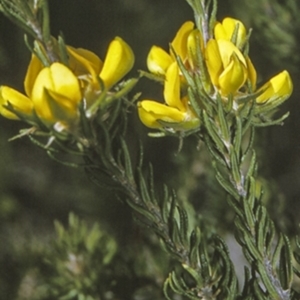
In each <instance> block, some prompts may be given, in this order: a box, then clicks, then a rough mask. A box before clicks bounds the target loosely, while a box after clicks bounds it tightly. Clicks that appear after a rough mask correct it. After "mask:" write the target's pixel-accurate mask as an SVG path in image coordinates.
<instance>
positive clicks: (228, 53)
mask: <svg viewBox="0 0 300 300" xmlns="http://www.w3.org/2000/svg"><path fill="white" fill-rule="evenodd" d="M205 59H206V65H207V69H208V72H209V75H210V78H211V81H212V84H213V85H214V86H215V87H216V88H217V89H219V90H220V92H221V94H222V95H224V96H228V95H229V94H235V93H236V92H237V91H238V90H239V89H240V88H241V87H242V86H243V85H244V84H245V82H246V80H247V78H248V77H249V79H250V80H256V73H254V72H255V69H254V67H253V65H252V63H251V61H250V59H249V58H248V59H247V60H246V59H245V57H244V56H243V54H242V53H241V51H240V50H239V49H238V48H237V47H236V46H235V45H234V44H233V43H232V42H230V41H227V40H221V39H220V40H215V39H211V40H209V41H208V43H207V45H206V48H205ZM249 73H250V74H249Z"/></svg>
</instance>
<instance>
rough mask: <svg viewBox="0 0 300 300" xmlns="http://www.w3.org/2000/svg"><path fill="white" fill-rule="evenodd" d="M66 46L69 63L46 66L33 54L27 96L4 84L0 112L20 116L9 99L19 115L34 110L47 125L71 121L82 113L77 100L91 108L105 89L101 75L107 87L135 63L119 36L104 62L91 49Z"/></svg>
mask: <svg viewBox="0 0 300 300" xmlns="http://www.w3.org/2000/svg"><path fill="white" fill-rule="evenodd" d="M66 50H67V55H68V62H67V64H68V66H65V65H63V64H62V63H58V62H56V63H53V64H52V65H50V66H49V67H45V66H43V64H42V63H41V61H40V60H39V59H38V57H37V56H36V55H34V54H33V55H32V57H31V61H30V63H29V66H28V69H27V72H26V76H25V80H24V89H25V94H26V95H27V96H25V95H22V94H21V93H19V92H17V91H15V90H13V89H11V88H9V87H2V88H1V94H0V98H1V99H0V104H1V107H0V113H1V114H2V115H3V116H5V117H7V118H11V119H19V117H18V116H17V115H15V114H14V113H12V112H10V111H9V110H8V109H6V108H5V107H3V105H7V104H8V102H9V103H10V104H11V105H12V106H13V108H14V109H15V110H16V111H18V112H20V115H22V116H23V115H24V116H25V117H26V116H28V118H29V115H31V114H32V113H33V110H35V112H36V115H37V116H38V117H39V118H40V119H41V121H42V122H44V123H45V124H46V125H47V126H51V125H53V124H55V123H56V122H62V123H68V122H71V123H72V122H74V121H76V120H77V119H78V117H79V116H78V104H79V102H80V101H81V100H84V101H85V105H86V108H88V107H89V106H90V105H91V104H93V102H94V101H95V100H97V99H98V97H99V94H100V93H101V92H102V90H101V88H102V86H100V84H99V79H100V80H102V82H103V85H104V89H106V90H108V89H110V88H111V87H112V86H113V85H114V84H116V83H117V82H118V81H119V80H120V79H121V78H122V77H123V76H125V75H126V74H127V73H128V72H129V71H130V69H131V68H132V66H133V63H134V54H133V52H132V50H131V48H130V47H129V46H128V45H127V44H126V43H125V42H124V41H123V40H122V39H121V38H119V37H116V38H115V39H114V40H113V41H112V42H111V43H110V45H109V47H108V51H107V54H106V58H105V61H104V63H103V62H102V61H101V59H100V58H99V57H98V56H97V55H96V54H94V53H93V52H91V51H89V50H86V49H82V48H78V49H75V48H73V47H71V46H67V47H66ZM66 125H67V124H65V125H64V126H66ZM69 125H70V124H69Z"/></svg>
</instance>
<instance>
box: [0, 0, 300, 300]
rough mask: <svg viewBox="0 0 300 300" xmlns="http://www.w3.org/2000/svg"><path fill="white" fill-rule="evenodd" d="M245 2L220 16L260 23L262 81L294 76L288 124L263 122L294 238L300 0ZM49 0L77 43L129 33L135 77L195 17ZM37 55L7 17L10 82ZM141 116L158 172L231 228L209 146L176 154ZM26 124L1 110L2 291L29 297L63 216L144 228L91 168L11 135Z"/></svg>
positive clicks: (277, 205)
mask: <svg viewBox="0 0 300 300" xmlns="http://www.w3.org/2000/svg"><path fill="white" fill-rule="evenodd" d="M245 2H246V1H238V0H220V1H219V11H218V18H219V20H221V19H222V18H223V17H225V16H228V15H229V16H233V17H236V18H239V19H241V20H242V21H243V22H244V23H245V25H247V27H252V28H253V29H254V30H253V33H252V39H251V48H250V56H251V58H252V60H253V62H254V64H255V66H256V69H257V72H258V74H259V80H261V82H263V81H266V80H268V79H269V78H270V77H271V76H273V75H275V74H276V73H278V72H280V71H281V70H283V69H287V70H288V71H289V72H290V73H291V76H292V78H293V81H294V93H293V96H292V97H291V98H290V100H288V101H287V103H285V104H284V105H283V107H281V109H280V111H281V112H285V111H290V112H291V115H290V117H289V119H288V120H287V121H285V125H284V126H276V127H274V128H262V129H259V130H258V134H257V148H258V154H259V174H260V175H261V178H262V182H263V184H264V183H265V182H267V184H266V195H267V196H266V197H265V200H266V205H267V206H268V208H269V211H270V213H271V215H272V216H273V218H274V221H275V223H276V224H277V225H278V226H279V227H280V228H281V229H282V230H284V231H285V232H286V233H288V234H289V235H290V236H293V235H295V234H296V233H297V232H298V225H297V224H298V223H299V221H300V217H299V213H298V212H299V211H300V201H299V183H300V156H299V150H300V142H299V141H300V118H299V116H300V113H299V109H300V104H299V101H298V99H297V98H298V96H299V84H298V80H299V79H298V78H299V73H300V63H299V57H300V41H299V32H300V24H299V21H298V16H299V14H300V9H299V7H298V6H297V3H296V0H295V1H275V0H273V1H271V0H270V1H265V0H261V1H260V0H254V1H251V2H252V4H246V3H245ZM291 3H292V4H291ZM293 3H294V4H293ZM49 5H50V11H51V28H52V33H53V35H54V36H57V35H58V34H59V33H60V32H61V31H62V32H63V34H64V36H65V37H66V41H67V43H68V44H69V45H72V46H74V47H83V48H87V49H89V50H92V51H94V52H95V53H97V54H98V55H99V56H100V57H101V58H104V56H105V52H106V49H107V46H108V44H109V42H110V40H112V39H113V38H114V37H115V36H117V35H118V36H121V37H122V38H123V39H124V40H125V41H127V42H128V43H129V44H130V45H131V47H132V48H133V50H134V52H135V55H136V64H135V68H134V70H133V71H132V72H131V73H130V75H132V76H136V75H137V70H139V69H142V70H146V63H145V62H146V56H147V53H148V51H149V49H150V47H151V46H152V45H153V44H156V45H160V46H162V47H164V48H165V49H167V48H168V43H169V42H170V41H171V40H172V39H173V36H174V34H175V33H176V31H177V29H178V28H179V27H180V25H181V24H182V23H183V22H184V21H186V20H192V19H193V13H192V11H191V9H190V7H189V6H188V4H187V3H186V2H185V1H184V0H76V1H74V0H49ZM293 5H294V6H293ZM29 57H30V54H29V51H28V50H27V48H26V47H25V45H24V42H23V32H22V31H20V30H19V29H18V28H17V27H16V26H15V25H13V24H12V23H11V22H10V21H8V20H7V19H5V18H4V17H3V16H2V15H0V83H1V84H2V85H9V86H12V87H14V88H17V89H19V90H22V89H23V79H24V74H25V72H26V68H27V64H28V60H29ZM136 90H137V91H142V93H143V96H142V97H143V98H150V99H151V98H152V99H161V89H160V87H159V86H158V85H157V84H155V83H152V82H149V81H147V80H146V79H142V80H141V81H140V83H139V84H138V86H137V88H136ZM132 119H133V121H132V122H133V123H134V124H135V126H133V127H132V128H134V129H132V130H133V134H134V135H137V136H139V138H142V139H143V141H144V143H145V146H146V147H145V148H146V157H147V159H149V160H151V161H152V162H153V163H154V168H155V170H156V174H157V180H158V181H162V182H166V183H168V184H170V185H171V186H172V185H173V186H174V187H176V188H177V189H178V190H179V196H181V197H182V198H185V197H189V198H190V201H192V202H193V203H194V204H195V206H196V207H197V210H199V213H200V214H206V215H208V216H209V217H208V218H211V222H212V223H216V224H217V226H221V225H220V223H221V222H223V223H225V224H226V227H227V228H229V229H230V227H231V226H230V224H231V223H230V222H231V221H232V212H231V211H230V209H229V208H228V207H227V205H226V201H225V200H224V199H223V201H222V202H220V201H216V202H214V199H215V198H216V197H215V196H216V195H217V194H218V193H220V191H215V190H214V189H212V191H209V190H208V189H209V188H212V187H213V186H214V185H215V182H214V180H213V179H212V175H211V174H209V170H208V169H209V168H207V166H208V165H209V161H208V159H207V154H206V153H205V151H204V152H203V153H202V152H201V153H199V151H196V150H191V149H192V148H195V143H194V142H193V141H187V142H186V143H185V145H184V148H183V150H182V152H181V153H180V154H178V155H175V153H176V150H177V147H178V141H176V140H175V139H171V138H166V139H159V140H157V139H155V140H153V139H149V138H147V137H146V134H147V129H145V128H143V127H142V126H141V125H140V124H139V122H138V120H137V118H136V115H135V112H134V113H133V114H132ZM23 127H24V124H22V123H20V122H13V121H9V120H6V119H4V118H2V117H1V118H0V149H1V155H0V266H1V267H0V299H15V298H18V297H19V298H18V299H23V298H22V297H21V296H20V295H19V296H18V293H19V289H20V282H21V281H22V278H23V277H24V274H26V272H27V270H28V269H30V268H31V266H32V265H34V264H35V263H36V260H37V259H39V253H42V251H43V248H44V247H47V245H48V242H49V240H51V239H52V238H53V234H54V233H53V232H54V230H53V220H54V219H58V220H61V221H62V222H66V219H67V215H68V213H69V212H70V211H74V212H75V213H77V214H78V215H79V216H81V217H82V218H85V219H87V220H97V221H99V222H101V223H103V224H104V226H106V227H108V228H110V229H111V230H113V231H114V232H115V233H116V235H117V237H118V239H119V240H120V241H121V243H123V244H124V245H128V244H130V243H131V242H132V236H134V235H135V234H136V232H137V231H139V229H138V228H136V227H135V226H133V227H132V220H131V215H130V212H129V210H128V209H127V208H126V207H124V205H123V204H122V203H120V202H119V201H117V200H116V199H115V198H114V196H113V195H111V194H110V193H108V192H107V191H102V190H99V189H98V188H97V187H96V186H94V185H93V184H92V183H91V182H90V181H89V180H88V179H87V178H86V176H85V174H84V170H81V169H76V170H74V169H69V168H66V167H64V166H62V165H59V164H58V163H56V162H54V161H52V160H50V159H49V157H48V156H47V155H46V154H45V152H44V151H43V150H41V149H39V148H37V147H35V146H34V145H33V144H31V142H30V141H29V140H28V139H27V138H22V139H17V140H15V141H12V142H8V139H9V138H10V137H12V136H14V135H16V134H17V133H18V131H19V130H20V129H21V128H23ZM202 149H203V148H202ZM200 151H201V149H200ZM200 159H201V160H200ZM162 165H163V167H164V168H163V169H162V167H161V166H162ZM199 165H200V167H199ZM178 181H179V182H178ZM215 189H217V188H215ZM183 200H184V199H183ZM224 211H225V212H227V211H228V213H224ZM207 212H209V213H208V214H207ZM111 220H117V221H114V222H112V221H111ZM217 220H219V221H218V222H217ZM132 228H133V231H134V232H133V231H132ZM129 229H131V230H129ZM24 299H26V298H24Z"/></svg>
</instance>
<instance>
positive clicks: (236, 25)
mask: <svg viewBox="0 0 300 300" xmlns="http://www.w3.org/2000/svg"><path fill="white" fill-rule="evenodd" d="M0 3H1V6H0V7H1V10H2V12H3V13H4V14H5V15H6V16H7V17H8V18H10V19H11V20H12V21H13V22H15V23H16V24H17V25H18V26H20V27H21V28H23V29H24V30H25V31H26V32H27V34H29V36H26V37H25V43H26V45H27V47H28V48H29V50H30V51H31V53H32V57H31V61H30V63H29V66H28V69H27V73H26V76H25V80H24V88H25V94H22V93H20V92H19V91H18V90H15V89H13V88H11V87H9V86H4V85H3V86H1V88H0V104H1V108H0V114H2V115H3V116H4V117H6V118H8V119H13V120H18V121H22V122H24V123H27V125H28V126H29V128H25V129H21V130H20V133H19V134H18V135H17V136H15V137H14V138H13V139H18V138H21V137H25V136H26V137H28V138H29V140H30V141H31V142H32V143H33V144H34V145H36V146H38V147H39V148H41V149H43V150H44V151H45V153H47V155H48V156H49V157H50V158H52V159H53V160H55V161H56V162H59V163H60V164H62V165H64V166H67V167H71V168H81V169H83V170H84V171H85V173H86V175H87V177H88V178H89V179H90V180H91V181H92V182H93V183H95V185H97V186H98V188H99V191H101V192H102V193H107V194H108V195H109V201H116V200H119V203H118V204H119V205H120V206H121V205H123V206H124V207H126V209H128V210H129V211H130V212H131V214H132V217H133V219H134V221H135V223H134V224H135V225H133V224H130V226H129V227H128V228H126V234H125V235H126V237H128V236H130V235H131V234H133V233H135V230H136V228H137V227H136V226H139V227H138V228H139V229H138V235H140V237H137V240H138V241H137V242H135V241H134V238H132V236H131V237H130V239H129V242H128V243H126V242H124V240H125V239H124V237H123V239H122V237H121V236H120V233H118V230H119V231H120V228H119V229H117V230H115V231H116V232H114V233H113V230H114V228H115V227H114V226H113V225H114V224H113V223H114V222H115V220H114V219H112V218H110V217H108V218H107V223H106V226H107V228H108V230H105V225H102V223H101V226H100V225H98V224H97V223H96V224H95V225H94V226H92V227H91V229H90V226H88V225H87V224H86V222H85V221H81V220H80V219H79V218H78V217H77V216H75V215H74V214H73V213H70V215H69V228H68V229H66V228H65V227H64V226H63V225H62V224H61V223H59V222H57V221H56V222H55V229H56V234H57V238H56V239H55V240H54V241H53V242H52V244H51V245H50V248H49V249H42V250H41V251H40V252H39V255H38V257H39V259H38V261H37V262H35V266H32V268H31V269H30V272H27V273H26V276H27V278H28V277H29V278H31V279H32V278H33V280H34V281H35V284H34V285H33V292H32V293H31V294H30V297H31V298H32V299H78V300H84V299H85V300H93V299H95V300H96V299H122V298H123V299H154V298H155V299H162V298H163V297H165V298H166V299H298V297H299V294H298V291H297V286H296V284H294V282H295V281H296V278H297V276H299V274H300V272H299V270H298V269H299V267H298V266H297V265H296V263H299V264H300V260H299V254H298V252H299V250H297V248H300V246H299V242H298V241H297V242H296V247H295V249H293V245H291V242H290V240H292V238H293V237H288V236H287V235H286V234H285V233H283V232H281V231H280V230H279V229H277V228H276V227H275V225H274V222H273V221H272V220H271V218H270V216H269V214H268V212H267V209H266V207H265V206H264V204H263V201H262V199H263V187H262V185H261V181H260V180H259V177H258V161H257V156H256V151H255V149H254V145H255V144H254V137H255V132H256V131H257V130H260V127H269V126H274V125H282V124H283V121H284V120H286V118H287V117H288V115H289V113H285V114H283V115H281V116H279V117H278V116H277V111H278V108H279V106H280V105H282V104H283V103H284V102H285V101H286V100H287V99H288V98H289V96H290V95H291V93H292V90H293V84H292V80H291V77H290V74H289V72H288V71H286V70H284V71H281V72H280V73H278V74H277V75H275V76H273V77H272V78H271V79H270V80H269V81H267V82H266V83H265V84H264V85H261V86H259V87H258V84H257V74H256V69H255V67H254V65H253V63H252V61H251V59H250V56H249V47H250V46H249V40H250V35H251V31H247V30H246V28H245V26H244V24H243V23H242V22H241V21H239V20H237V19H233V18H229V17H227V18H225V19H224V20H223V21H222V22H217V21H216V20H217V1H216V0H213V1H210V0H208V1H205V0H187V3H188V4H189V5H190V7H191V8H192V11H193V13H194V17H195V22H191V21H188V22H185V23H184V24H183V25H182V26H181V27H180V29H179V30H178V32H177V34H176V35H175V37H174V39H173V41H172V42H171V44H170V47H169V51H166V50H164V49H163V48H161V47H159V46H154V47H152V48H151V50H150V52H149V54H148V58H147V66H148V69H149V71H150V73H147V72H145V71H142V72H140V74H139V76H136V77H134V78H129V79H126V80H124V79H123V78H124V77H125V76H126V75H127V73H128V72H129V71H130V70H131V68H132V66H133V63H134V60H135V57H134V53H133V51H132V49H131V47H130V46H129V44H127V43H126V42H125V41H124V40H123V39H121V38H120V37H116V38H114V39H113V40H112V41H111V42H110V44H109V46H108V49H107V54H106V57H105V59H104V60H103V61H102V60H101V59H100V58H99V57H98V56H97V55H96V54H95V53H93V52H91V51H89V50H87V49H82V48H73V47H71V46H69V45H68V44H66V43H65V39H64V37H63V35H62V34H60V35H59V36H58V37H57V38H56V37H53V36H52V35H51V33H50V17H49V7H48V3H47V1H31V0H14V1H6V0H2V1H0ZM253 34H254V33H253ZM142 77H148V78H150V79H154V80H156V81H157V82H158V83H160V84H162V85H163V98H164V100H165V102H164V103H159V102H158V101H155V100H152V99H144V98H142V97H144V96H143V94H142V96H141V93H136V94H134V93H133V92H132V90H133V89H134V88H135V86H136V85H137V84H138V81H139V80H140V79H141V78H142ZM149 84H150V83H149ZM139 98H142V100H138V99H139ZM135 109H137V111H138V115H139V119H140V121H141V122H142V123H143V124H144V125H146V126H147V127H149V128H151V129H152V130H153V129H154V130H155V132H151V133H150V134H149V135H150V136H153V137H163V138H165V139H166V138H169V137H172V138H176V139H177V140H178V144H179V147H178V152H180V151H186V150H182V149H184V148H185V147H187V146H188V147H193V148H196V146H195V143H192V142H191V140H192V139H193V141H196V143H197V145H198V146H199V145H200V144H201V145H202V147H203V148H205V149H206V151H207V156H209V160H207V161H206V162H205V168H208V169H209V170H208V171H206V170H205V171H204V173H206V176H207V178H208V179H207V180H208V181H209V182H210V184H208V187H209V188H211V189H213V188H212V185H213V184H216V182H218V184H219V191H221V192H216V194H215V195H216V198H218V199H216V205H218V203H222V205H224V202H226V201H227V204H228V206H229V207H230V209H231V213H232V215H234V220H233V221H231V226H232V227H233V228H234V234H235V239H236V241H237V243H238V244H239V245H240V246H241V248H242V251H243V254H244V257H245V259H246V260H247V264H246V266H245V273H244V279H243V282H242V285H243V288H240V287H239V284H240V283H241V282H240V283H239V278H238V277H239V276H238V275H237V274H236V272H235V266H234V263H233V262H232V258H231V256H230V250H229V249H228V247H227V245H226V242H225V241H224V239H223V238H222V237H221V232H220V233H218V232H217V228H213V227H212V224H209V218H205V214H206V212H205V211H204V210H203V209H202V210H200V212H199V209H198V207H197V205H195V201H192V199H189V198H188V197H189V196H190V195H189V192H184V193H182V194H181V195H182V196H183V199H178V197H177V194H176V193H177V190H175V189H172V188H171V187H169V186H168V185H167V184H164V183H161V180H157V171H156V165H155V162H153V164H152V163H151V162H149V161H148V159H147V157H145V156H146V155H145V152H146V151H147V146H144V145H143V143H142V142H136V140H137V138H136V136H135V135H134V134H136V131H134V130H133V125H132V122H133V121H132V120H131V116H132V114H131V112H132V111H134V110H135ZM189 153H193V155H194V156H196V157H198V159H199V160H201V159H202V163H204V162H203V157H202V156H201V155H200V154H199V152H198V151H195V149H193V150H191V151H189ZM177 155H178V157H179V155H181V154H180V153H178V154H177ZM175 159H176V158H175ZM182 172H183V170H182ZM184 174H187V175H185V176H187V177H188V176H190V174H189V173H188V172H186V173H184ZM212 174H214V175H213V176H214V177H215V179H216V181H213V179H210V177H209V176H212ZM174 177H175V176H174ZM174 177H173V178H172V180H173V181H175V185H179V184H180V182H178V179H180V177H179V178H178V179H176V178H174ZM191 180H195V178H191ZM187 181H189V180H188V179H187ZM212 182H213V184H212ZM197 184H200V183H197ZM182 185H183V184H182ZM177 188H178V186H177ZM178 190H179V189H178ZM179 195H180V193H179ZM202 196H203V195H202ZM185 197H186V199H185ZM203 197H205V195H204V196H203ZM200 200H201V199H200ZM198 201H199V200H198ZM212 201H214V199H212ZM104 209H105V205H104ZM103 214H104V215H105V214H106V212H104V213H103ZM107 214H108V211H107ZM199 214H200V215H199ZM124 215H125V216H126V211H125V210H124ZM201 215H203V216H204V217H201ZM213 217H214V216H213V214H212V213H211V214H210V218H213ZM128 222H130V221H128ZM103 224H104V222H103ZM122 243H124V245H123V244H122ZM135 245H137V246H138V248H137V249H138V250H136V249H135V248H134V246H135ZM134 251H136V253H135V252H134ZM293 252H294V253H293ZM293 254H294V258H293ZM294 261H295V262H294ZM122 270H123V271H122ZM124 270H125V271H124ZM26 276H24V278H23V281H22V282H21V285H20V286H21V287H22V284H23V283H24V280H25V279H26ZM18 297H19V299H26V290H25V289H24V288H19V295H18Z"/></svg>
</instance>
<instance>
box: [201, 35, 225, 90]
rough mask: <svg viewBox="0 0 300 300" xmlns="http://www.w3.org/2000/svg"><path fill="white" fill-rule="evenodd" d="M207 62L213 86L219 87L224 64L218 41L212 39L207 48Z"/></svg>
mask: <svg viewBox="0 0 300 300" xmlns="http://www.w3.org/2000/svg"><path fill="white" fill-rule="evenodd" d="M205 60H206V66H207V69H208V73H209V76H210V79H211V81H212V84H213V85H215V86H219V76H220V75H221V73H222V71H223V63H222V59H221V55H220V51H219V47H218V44H217V41H216V40H214V39H211V40H209V41H208V42H207V44H206V48H205Z"/></svg>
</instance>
